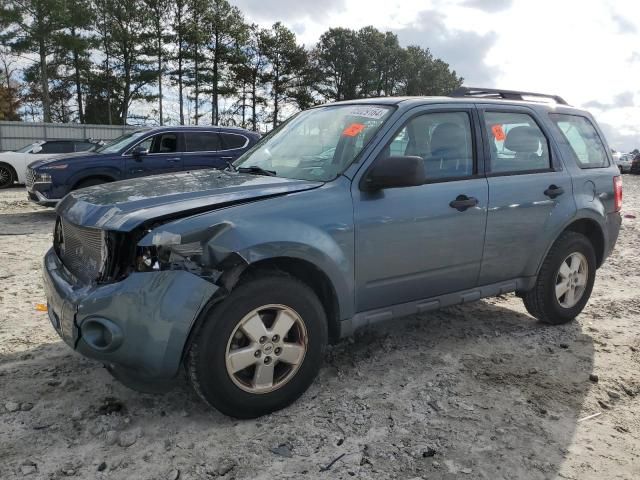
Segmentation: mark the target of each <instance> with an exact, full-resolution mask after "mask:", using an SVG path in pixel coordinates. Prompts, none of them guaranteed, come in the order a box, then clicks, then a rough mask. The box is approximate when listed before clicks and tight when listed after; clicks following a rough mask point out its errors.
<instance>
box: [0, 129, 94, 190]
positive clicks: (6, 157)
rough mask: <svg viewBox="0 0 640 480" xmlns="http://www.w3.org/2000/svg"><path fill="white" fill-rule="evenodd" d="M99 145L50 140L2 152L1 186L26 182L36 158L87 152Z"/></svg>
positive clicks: (78, 141)
mask: <svg viewBox="0 0 640 480" xmlns="http://www.w3.org/2000/svg"><path fill="white" fill-rule="evenodd" d="M96 146H97V144H96V143H94V142H92V141H90V140H48V141H40V142H35V143H31V144H29V145H26V146H25V147H22V148H21V149H20V150H16V151H14V152H0V188H7V187H9V186H11V185H13V184H14V183H16V182H17V183H21V184H24V183H25V182H26V174H27V166H28V165H29V164H30V163H32V162H35V161H36V160H41V159H45V158H48V157H54V156H56V155H60V154H65V153H74V152H86V151H89V150H91V149H93V148H95V147H96Z"/></svg>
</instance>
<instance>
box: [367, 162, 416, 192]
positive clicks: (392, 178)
mask: <svg viewBox="0 0 640 480" xmlns="http://www.w3.org/2000/svg"><path fill="white" fill-rule="evenodd" d="M425 179H426V177H425V173H424V160H423V159H422V157H413V156H406V157H402V156H401V157H380V158H378V159H377V160H376V161H375V163H374V164H373V167H372V168H371V170H369V172H368V173H367V175H366V176H365V178H364V181H363V182H362V183H361V189H362V190H365V191H375V190H381V189H383V188H399V187H415V186H417V185H422V184H423V183H424V182H425Z"/></svg>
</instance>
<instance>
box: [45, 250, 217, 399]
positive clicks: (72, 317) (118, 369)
mask: <svg viewBox="0 0 640 480" xmlns="http://www.w3.org/2000/svg"><path fill="white" fill-rule="evenodd" d="M44 287H45V293H46V296H47V304H48V307H49V308H48V311H49V318H50V320H51V324H52V325H53V327H54V328H55V330H56V332H58V334H59V335H60V337H61V338H62V339H63V340H64V342H65V343H66V344H67V345H69V346H70V347H71V348H73V349H74V350H76V351H78V352H79V353H81V354H82V355H84V356H86V357H88V358H92V359H94V360H98V361H100V362H102V363H104V364H106V365H107V366H108V367H109V369H110V370H111V371H112V373H114V376H116V378H119V379H122V380H123V383H125V384H127V385H128V386H130V387H132V388H138V389H140V390H143V391H150V390H154V388H150V387H149V386H150V385H152V384H153V383H157V384H163V383H166V382H167V380H170V379H173V378H174V377H175V376H176V374H177V373H178V371H179V368H180V363H181V361H182V355H183V350H184V346H185V344H186V341H187V338H188V336H189V333H190V331H191V328H192V326H193V324H194V322H195V320H196V318H197V317H198V315H199V313H200V311H201V310H202V309H203V308H204V306H205V305H206V303H207V302H208V300H209V299H210V298H211V296H212V295H213V294H214V293H215V292H216V291H217V289H218V287H217V286H216V285H214V284H212V283H210V282H207V281H205V280H203V279H201V278H200V277H198V276H196V275H193V274H191V273H188V272H183V271H162V272H149V273H133V274H131V275H129V276H128V277H127V278H126V279H124V280H122V281H120V282H117V283H112V284H107V285H91V286H84V287H80V288H78V286H77V285H74V280H73V279H72V278H71V275H70V274H69V273H68V272H67V270H66V269H65V267H64V266H63V265H62V263H61V261H60V259H59V258H58V257H57V255H56V254H55V252H54V251H53V249H51V250H49V251H48V252H47V254H46V255H45V257H44ZM101 332H106V334H103V333H101Z"/></svg>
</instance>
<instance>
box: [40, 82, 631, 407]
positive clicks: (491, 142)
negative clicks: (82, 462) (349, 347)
mask: <svg viewBox="0 0 640 480" xmlns="http://www.w3.org/2000/svg"><path fill="white" fill-rule="evenodd" d="M536 100H537V101H536ZM552 100H555V101H556V103H553V104H551V103H548V102H547V103H544V102H541V101H540V98H539V96H537V95H535V94H531V93H523V92H513V91H504V90H488V89H462V90H459V91H457V92H455V94H453V95H452V97H442V98H438V97H423V98H379V99H370V100H359V101H349V102H341V103H335V104H331V105H325V106H321V107H317V108H313V109H310V110H307V111H304V112H301V113H299V114H297V115H295V116H294V117H292V118H291V119H289V120H288V121H287V122H286V123H284V124H283V125H282V126H280V127H279V128H278V129H276V130H274V131H273V132H271V133H270V134H269V135H268V136H266V137H265V138H263V139H262V140H261V141H260V142H258V144H256V145H255V146H254V147H253V148H252V149H250V150H249V151H248V152H247V153H245V154H244V155H243V156H242V157H241V158H239V159H238V160H237V161H236V162H235V163H234V164H232V165H230V166H229V168H228V169H226V170H197V171H193V172H188V173H178V174H173V175H170V176H154V177H148V178H136V179H132V180H125V181H121V182H116V183H113V184H107V185H100V186H95V187H91V188H87V189H83V190H78V191H76V192H72V193H71V194H69V195H67V196H66V197H65V198H64V200H63V201H62V202H61V203H60V204H59V205H58V207H57V213H58V217H57V221H56V225H55V232H54V241H53V247H52V248H51V250H49V252H47V254H46V256H45V258H44V278H45V287H46V295H47V300H48V311H49V317H50V320H51V322H52V324H53V326H54V328H55V329H56V330H57V332H58V333H59V334H60V336H61V337H62V338H63V339H64V341H65V342H66V343H68V344H69V345H70V346H71V347H72V348H73V349H75V350H77V351H78V352H80V353H81V354H83V355H85V356H87V357H90V358H93V359H97V360H99V361H101V362H102V363H104V364H105V365H106V366H107V368H108V369H109V371H110V372H111V373H112V374H113V375H114V376H115V377H116V378H118V379H120V380H121V381H122V382H123V383H125V384H126V385H129V386H132V387H134V388H137V389H140V390H143V391H158V390H163V389H166V388H169V387H170V386H172V385H173V383H174V379H175V378H176V377H177V376H178V375H179V373H180V372H181V371H182V368H181V367H183V368H184V370H185V371H186V375H187V377H188V378H189V380H190V382H191V384H192V385H193V386H194V388H195V390H196V391H197V392H198V394H199V395H200V396H201V397H202V398H203V399H204V400H205V401H206V402H208V403H209V404H210V405H212V406H214V407H215V408H217V409H219V410H220V411H222V412H224V413H225V414H228V415H231V416H234V417H241V418H248V417H256V416H259V415H262V414H265V413H268V412H271V411H274V410H277V409H280V408H283V407H284V406H286V405H288V404H290V403H291V402H293V401H294V400H295V399H296V398H298V397H299V396H300V395H301V394H302V393H303V392H304V391H305V390H306V389H307V388H308V387H309V385H310V384H311V383H312V382H313V380H314V377H315V376H316V374H317V373H318V370H319V368H320V366H321V363H322V360H323V352H324V350H325V345H326V344H327V343H328V342H330V341H336V340H337V339H339V338H341V337H344V336H348V335H351V334H352V333H353V332H354V331H355V330H357V329H359V328H361V327H364V326H367V325H371V324H374V323H376V322H380V321H383V320H391V319H394V318H397V317H401V316H405V315H411V314H416V313H422V312H427V311H430V310H433V309H437V308H441V307H445V306H448V305H457V304H462V303H467V302H470V301H473V300H478V299H481V298H483V297H488V296H492V295H498V294H503V293H507V292H515V293H516V294H517V295H518V296H520V297H521V298H522V299H523V300H524V304H525V306H526V308H527V310H528V311H529V312H530V313H531V314H532V315H533V316H534V317H536V318H538V319H539V320H540V321H542V322H545V323H549V324H560V323H564V322H568V321H570V320H572V319H573V318H575V317H576V316H577V315H578V314H579V313H580V312H581V311H582V309H583V308H584V306H585V304H586V303H587V301H588V299H589V296H590V294H591V289H592V287H593V284H594V280H595V276H596V270H597V269H598V267H600V266H601V265H602V263H603V262H604V261H605V259H606V258H607V256H608V255H609V254H610V253H611V251H612V249H613V247H614V244H615V242H616V239H617V236H618V231H619V228H620V213H619V212H620V208H621V201H622V184H621V181H620V176H619V171H618V169H617V167H616V165H615V163H614V162H613V159H612V158H611V154H610V149H609V148H608V147H607V144H606V142H605V140H604V137H603V135H602V132H601V131H600V129H599V128H598V126H597V124H596V122H595V121H594V119H593V118H592V117H591V115H590V114H589V113H587V112H585V111H582V110H579V109H576V108H572V107H570V106H568V105H566V102H564V101H563V100H562V99H561V98H559V97H554V98H552Z"/></svg>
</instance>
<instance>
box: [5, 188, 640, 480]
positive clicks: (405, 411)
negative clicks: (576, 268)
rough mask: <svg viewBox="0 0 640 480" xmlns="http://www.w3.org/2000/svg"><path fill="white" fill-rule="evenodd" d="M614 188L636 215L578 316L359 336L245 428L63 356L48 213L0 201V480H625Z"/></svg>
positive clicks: (639, 363) (638, 340)
mask: <svg viewBox="0 0 640 480" xmlns="http://www.w3.org/2000/svg"><path fill="white" fill-rule="evenodd" d="M624 182H625V207H624V211H623V213H624V214H626V215H630V216H636V217H637V218H625V220H624V223H623V227H622V232H621V236H620V240H619V242H618V246H617V248H616V251H615V253H614V255H613V256H612V257H611V258H610V259H609V260H608V261H607V263H606V264H605V266H604V267H603V268H602V269H601V270H600V271H599V272H598V276H597V280H596V286H595V289H594V291H593V295H592V298H591V301H590V303H589V305H588V306H587V308H586V309H585V311H584V313H583V314H582V315H580V317H579V318H578V321H576V322H572V323H570V324H568V325H564V326H560V327H550V326H545V325H542V324H540V323H538V322H536V321H534V320H533V319H532V318H531V317H530V316H528V315H527V314H526V312H525V310H524V307H523V305H522V303H521V301H520V300H519V299H518V298H516V297H515V296H513V295H506V296H502V297H498V298H493V299H489V300H484V301H480V302H477V303H475V304H469V305H465V306H461V307H455V308H449V309H446V310H443V311H440V312H436V313H429V314H424V315H419V316H414V317H409V318H407V319H405V320H402V321H399V322H396V323H394V324H393V325H385V326H380V327H377V328H372V329H369V330H367V331H365V332H364V333H362V334H360V335H358V336H357V337H356V338H354V339H347V340H345V341H343V342H342V343H340V344H339V345H337V346H335V347H332V348H331V349H330V350H329V352H328V354H327V358H326V363H325V366H324V368H323V369H322V371H321V373H320V376H319V378H318V379H317V381H316V382H315V383H314V385H313V386H312V387H311V389H310V390H309V391H308V392H307V393H306V394H305V395H304V396H303V397H302V399H300V400H299V401H298V402H297V403H295V404H294V405H293V406H291V407H290V408H288V409H286V410H283V411H280V412H277V413H275V414H272V415H268V416H265V417H262V418H260V419H257V420H252V421H236V420H233V419H230V418H227V417H224V416H223V415H221V414H219V413H217V412H215V411H212V410H209V409H208V408H206V407H205V406H204V405H203V404H202V403H201V402H200V401H199V399H198V398H197V397H196V396H195V395H194V394H193V393H192V392H191V391H190V390H189V388H188V387H187V386H186V385H181V386H179V387H178V388H176V389H175V390H174V391H172V392H170V393H168V394H165V395H144V394H139V393H136V392H134V391H131V390H128V389H127V388H125V387H123V386H121V385H120V384H118V383H117V382H115V381H114V380H113V379H112V378H111V377H110V376H109V374H108V373H107V371H106V370H104V369H103V368H102V367H101V365H99V364H98V363H96V362H93V361H90V360H86V359H83V358H82V357H80V356H79V355H77V354H75V353H74V352H72V351H70V350H69V348H68V347H67V346H66V345H64V344H63V343H62V342H61V341H60V340H59V339H58V337H57V335H56V334H55V332H54V331H53V328H52V327H51V326H50V324H49V321H48V320H47V314H46V313H44V312H40V311H37V310H36V304H38V303H43V302H45V298H44V294H43V290H42V286H41V273H40V260H41V258H42V255H43V253H44V252H45V250H46V249H47V248H48V246H49V245H50V243H51V230H52V227H53V220H54V213H53V211H51V210H49V209H44V208H39V207H35V206H33V205H31V204H29V203H28V202H27V201H26V200H25V192H24V189H22V188H12V189H9V190H3V191H0V478H1V479H13V478H30V479H31V478H44V479H53V478H62V477H67V476H68V477H77V478H97V479H102V478H104V479H131V478H135V479H171V480H176V479H182V480H186V479H209V478H223V479H232V478H236V479H244V478H252V479H271V478H279V479H285V478H295V479H298V478H310V479H311V478H313V479H315V478H319V479H323V478H327V479H329V478H331V479H336V478H363V479H381V478H398V479H418V478H424V479H427V478H428V479H453V478H464V479H466V478H468V479H475V478H482V479H491V480H493V479H502V478H504V479H514V478H518V479H525V478H526V479H529V478H531V479H538V478H540V479H543V478H544V479H546V478H567V479H581V480H583V479H638V478H640V401H639V399H640V374H639V367H640V295H638V292H639V291H640V268H639V263H638V255H639V254H638V252H639V250H638V245H639V244H640V243H639V242H640V177H631V176H628V175H627V176H625V178H624ZM594 414H600V415H599V416H597V417H593V418H589V416H591V415H594Z"/></svg>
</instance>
